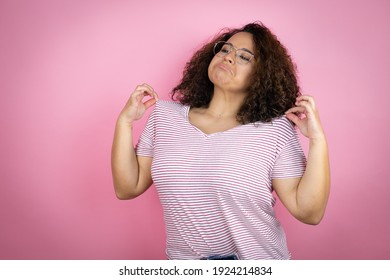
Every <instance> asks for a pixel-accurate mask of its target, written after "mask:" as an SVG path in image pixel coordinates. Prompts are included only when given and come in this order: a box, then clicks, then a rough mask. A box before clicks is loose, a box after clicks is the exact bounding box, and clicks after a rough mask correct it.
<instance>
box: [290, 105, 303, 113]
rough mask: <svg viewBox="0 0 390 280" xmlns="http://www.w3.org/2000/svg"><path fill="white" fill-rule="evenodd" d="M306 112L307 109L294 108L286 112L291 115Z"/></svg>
mask: <svg viewBox="0 0 390 280" xmlns="http://www.w3.org/2000/svg"><path fill="white" fill-rule="evenodd" d="M305 112H306V109H305V107H301V106H299V107H293V108H290V109H288V110H287V111H286V113H285V114H290V113H305Z"/></svg>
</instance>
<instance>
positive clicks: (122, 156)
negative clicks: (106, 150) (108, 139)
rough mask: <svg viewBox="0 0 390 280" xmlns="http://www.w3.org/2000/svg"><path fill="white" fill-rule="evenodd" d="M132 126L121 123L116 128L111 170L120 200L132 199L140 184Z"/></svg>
mask: <svg viewBox="0 0 390 280" xmlns="http://www.w3.org/2000/svg"><path fill="white" fill-rule="evenodd" d="M132 130H133V129H132V125H130V124H127V123H121V122H120V121H119V120H118V122H117V124H116V127H115V134H114V140H113V145H112V153H111V169H112V176H113V180H114V188H115V192H116V195H117V197H118V198H122V199H123V198H130V196H131V193H132V191H135V188H136V186H137V182H138V174H139V172H138V168H139V167H138V161H137V157H136V154H135V151H134V145H133V131H132Z"/></svg>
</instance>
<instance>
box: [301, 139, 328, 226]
mask: <svg viewBox="0 0 390 280" xmlns="http://www.w3.org/2000/svg"><path fill="white" fill-rule="evenodd" d="M329 192H330V167H329V156H328V145H327V142H326V140H325V139H321V140H311V141H310V147H309V153H308V158H307V166H306V171H305V173H304V175H303V177H302V179H301V181H300V183H299V186H298V190H297V207H298V209H299V212H300V213H301V216H302V219H303V220H305V221H306V222H308V223H312V224H317V223H319V222H320V221H321V219H322V217H323V215H324V213H325V208H326V204H327V201H328V197H329Z"/></svg>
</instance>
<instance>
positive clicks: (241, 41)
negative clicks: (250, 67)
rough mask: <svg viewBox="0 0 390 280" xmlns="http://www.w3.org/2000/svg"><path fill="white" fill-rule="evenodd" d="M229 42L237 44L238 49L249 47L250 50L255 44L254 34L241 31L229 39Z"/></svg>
mask: <svg viewBox="0 0 390 280" xmlns="http://www.w3.org/2000/svg"><path fill="white" fill-rule="evenodd" d="M228 42H229V43H232V44H233V46H235V47H236V48H238V49H242V48H245V49H248V50H250V51H253V49H254V45H253V36H252V34H250V33H248V32H239V33H236V34H234V35H233V36H232V37H230V39H229V40H228Z"/></svg>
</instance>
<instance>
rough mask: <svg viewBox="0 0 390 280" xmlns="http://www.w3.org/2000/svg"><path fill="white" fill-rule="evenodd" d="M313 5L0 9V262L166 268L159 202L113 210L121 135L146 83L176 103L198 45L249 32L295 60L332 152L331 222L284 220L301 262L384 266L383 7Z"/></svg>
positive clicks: (17, 5) (388, 243)
mask: <svg viewBox="0 0 390 280" xmlns="http://www.w3.org/2000/svg"><path fill="white" fill-rule="evenodd" d="M314 2H316V3H317V2H318V1H309V0H307V1H303V0H301V1H265V0H264V1H260V0H253V1H250V0H243V1H238V2H237V1H232V2H231V3H226V1H220V0H215V1H204V2H203V3H201V2H200V1H179V0H176V1H150V0H149V1H148V0H144V1H120V0H114V1H103V0H99V1H97V0H93V1H92V0H83V1H69V0H57V1H50V0H37V1H28V0H24V1H22V0H20V1H13V0H1V2H0V38H1V44H0V67H1V68H0V71H1V72H0V131H1V138H0V144H1V145H0V184H1V186H0V227H1V228H0V259H163V258H164V256H165V255H164V239H165V236H164V224H163V217H162V212H161V207H160V205H159V203H158V198H157V195H156V192H155V190H154V188H152V189H150V190H149V191H148V192H147V193H146V194H144V195H143V196H142V197H139V198H137V199H135V200H132V201H119V200H117V199H116V198H115V195H114V192H113V187H112V182H111V171H110V148H111V141H112V135H113V128H114V123H115V119H116V117H117V114H118V113H119V111H120V110H121V108H122V106H123V105H124V103H125V102H126V100H127V97H128V95H129V94H130V92H131V91H132V89H133V88H134V87H135V86H136V85H137V84H138V83H143V82H148V83H150V84H151V85H153V86H154V88H155V89H156V91H158V92H159V94H160V96H161V97H162V98H164V99H168V98H169V97H168V92H169V90H170V89H171V88H172V87H173V86H174V85H175V83H176V82H177V81H178V80H179V78H180V75H181V71H182V68H183V66H184V63H185V61H186V60H187V59H188V58H189V56H190V55H191V53H192V52H193V51H194V50H195V49H196V48H197V47H198V46H200V45H201V44H202V42H204V41H206V40H207V39H209V38H210V37H211V36H212V35H214V34H215V32H216V31H217V30H219V29H220V28H222V27H224V26H237V25H242V24H244V23H247V22H251V21H255V20H262V21H263V22H264V23H265V24H266V25H267V26H269V27H270V28H271V29H272V30H273V31H274V32H275V33H276V34H277V35H278V36H279V38H280V40H281V41H282V42H284V43H285V45H286V46H287V47H288V48H289V49H290V51H291V53H292V55H293V57H294V59H295V61H296V62H297V64H298V67H299V75H300V79H301V85H302V88H303V90H304V92H305V93H307V94H311V95H314V96H315V97H316V100H317V103H318V106H319V108H320V112H321V116H322V120H323V124H324V126H325V128H326V131H327V133H328V138H329V145H330V156H331V165H332V193H331V197H330V201H329V206H328V210H327V213H326V216H325V218H324V220H323V222H322V223H321V224H320V225H319V226H316V227H313V226H308V225H304V224H301V223H299V222H297V221H295V220H294V219H293V218H292V217H291V216H290V215H288V214H287V212H286V210H284V208H283V207H281V206H280V203H279V204H278V206H277V211H278V214H279V216H280V219H281V220H282V222H283V224H284V226H285V230H286V232H287V236H288V242H289V246H290V249H291V251H292V253H293V257H294V258H295V259H389V258H390V223H389V221H390V219H389V210H390V204H389V203H388V201H389V198H390V184H389V183H390V180H389V174H390V173H389V172H390V168H389V164H388V162H387V160H388V159H389V156H390V148H389V147H390V145H389V140H388V138H389V117H390V113H389V110H388V108H387V107H388V105H389V104H390V102H389V87H388V83H389V69H390V55H389V53H388V51H389V50H390V35H389V34H390V33H389V31H388V30H389V27H390V20H389V18H388V12H389V10H390V4H389V2H388V1H380V0H375V1H372V0H371V1H368V0H366V1H338V0H331V1H321V4H314ZM143 124H144V121H141V122H139V123H138V124H137V127H136V135H137V136H139V133H140V132H141V130H142V127H143ZM304 146H305V147H307V142H305V141H304Z"/></svg>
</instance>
